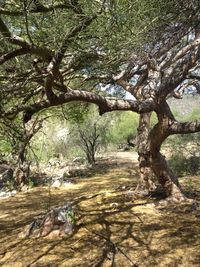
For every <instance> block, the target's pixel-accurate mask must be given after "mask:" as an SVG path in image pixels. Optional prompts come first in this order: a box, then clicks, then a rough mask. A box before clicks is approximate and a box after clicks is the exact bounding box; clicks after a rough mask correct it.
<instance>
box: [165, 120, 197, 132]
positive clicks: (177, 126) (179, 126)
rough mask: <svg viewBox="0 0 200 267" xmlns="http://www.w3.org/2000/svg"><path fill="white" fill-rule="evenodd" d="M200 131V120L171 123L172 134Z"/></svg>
mask: <svg viewBox="0 0 200 267" xmlns="http://www.w3.org/2000/svg"><path fill="white" fill-rule="evenodd" d="M196 132H200V120H196V121H190V122H178V121H174V122H173V123H172V124H171V125H170V134H188V133H196Z"/></svg>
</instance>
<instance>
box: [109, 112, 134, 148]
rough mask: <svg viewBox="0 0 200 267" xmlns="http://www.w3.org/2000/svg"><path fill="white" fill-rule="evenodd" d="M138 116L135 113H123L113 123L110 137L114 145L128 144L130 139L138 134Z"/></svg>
mask: <svg viewBox="0 0 200 267" xmlns="http://www.w3.org/2000/svg"><path fill="white" fill-rule="evenodd" d="M137 127H138V115H137V114H136V113H133V112H123V113H120V114H119V115H118V117H117V118H116V121H113V123H112V124H111V127H110V130H109V137H110V140H111V143H112V144H116V145H118V146H120V145H122V144H127V143H128V139H129V137H130V136H131V137H133V138H134V136H135V135H136V133H137Z"/></svg>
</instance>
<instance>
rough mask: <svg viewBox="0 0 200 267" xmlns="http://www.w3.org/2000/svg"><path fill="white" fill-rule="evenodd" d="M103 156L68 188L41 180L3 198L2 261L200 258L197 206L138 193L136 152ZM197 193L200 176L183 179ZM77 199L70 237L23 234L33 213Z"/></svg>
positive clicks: (83, 264)
mask: <svg viewBox="0 0 200 267" xmlns="http://www.w3.org/2000/svg"><path fill="white" fill-rule="evenodd" d="M113 156H115V159H114V160H111V158H110V157H109V159H104V160H102V161H100V162H99V163H98V164H97V166H96V169H95V174H94V175H93V176H91V177H89V178H87V177H85V178H81V179H77V183H76V184H71V185H69V186H68V187H65V188H51V189H49V187H37V188H33V189H31V190H29V191H28V192H26V193H19V194H17V195H15V196H14V197H11V198H9V199H4V200H0V201H1V205H0V266H9V267H14V266H20V267H21V266H22V267H25V266H26V267H27V266H32V267H36V266H40V267H47V266H52V267H53V266H66V267H79V266H80V267H92V266H93V267H95V266H96V267H98V266H99V267H100V266H103V267H110V266H113V267H114V266H115V267H129V266H139V267H154V266H159V267H164V266H166V267H176V266H181V267H192V266H200V221H199V220H200V208H199V207H197V208H196V207H195V206H193V205H191V204H190V205H188V204H187V205H186V204H182V205H180V204H178V205H169V206H168V207H166V206H162V205H161V204H159V202H158V200H155V199H151V198H148V199H145V200H142V199H141V200H134V199H133V197H132V194H131V191H129V190H130V188H131V187H132V186H133V187H134V186H135V185H136V183H137V178H138V175H137V168H136V161H135V160H136V157H135V155H133V156H132V158H131V160H130V152H125V153H124V154H115V155H113ZM182 183H183V184H184V186H185V188H186V189H187V190H190V191H191V190H196V196H195V197H196V199H197V200H200V177H186V178H184V179H182ZM67 202H73V203H75V211H76V218H77V224H76V227H75V230H74V232H73V234H71V235H69V236H67V237H65V238H52V237H51V238H50V237H45V238H28V239H20V238H18V234H19V233H20V232H21V231H22V229H23V227H24V226H25V225H27V224H28V223H30V222H31V221H32V219H33V217H35V216H38V215H40V214H42V213H45V211H46V210H47V209H48V207H51V206H52V207H53V206H57V205H62V204H64V203H67Z"/></svg>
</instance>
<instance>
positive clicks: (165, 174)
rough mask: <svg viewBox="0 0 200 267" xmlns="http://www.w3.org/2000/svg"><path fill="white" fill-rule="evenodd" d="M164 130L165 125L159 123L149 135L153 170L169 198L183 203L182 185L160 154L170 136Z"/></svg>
mask: <svg viewBox="0 0 200 267" xmlns="http://www.w3.org/2000/svg"><path fill="white" fill-rule="evenodd" d="M164 128H165V127H164V125H161V124H160V123H158V124H157V125H155V126H154V128H153V129H152V131H151V132H150V135H149V142H150V154H151V168H152V171H153V172H154V174H155V175H156V178H157V180H158V182H159V184H160V185H161V186H162V187H163V189H164V190H165V192H166V195H167V197H170V198H171V199H172V200H175V201H182V200H184V199H185V196H184V193H183V190H182V188H181V186H180V183H179V181H178V179H177V177H176V176H175V175H174V173H173V171H172V170H171V169H170V168H169V166H168V164H167V161H166V159H165V157H164V156H163V155H162V154H161V152H160V148H161V145H162V143H163V142H164V140H165V139H166V137H167V136H168V135H167V131H165V129H164Z"/></svg>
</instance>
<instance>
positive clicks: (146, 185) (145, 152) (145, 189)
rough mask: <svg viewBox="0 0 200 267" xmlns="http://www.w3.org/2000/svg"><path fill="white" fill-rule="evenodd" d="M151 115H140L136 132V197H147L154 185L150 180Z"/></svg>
mask: <svg viewBox="0 0 200 267" xmlns="http://www.w3.org/2000/svg"><path fill="white" fill-rule="evenodd" d="M150 118H151V113H143V114H140V119H139V126H138V131H137V151H138V156H139V157H138V161H139V173H140V180H139V183H138V185H137V187H136V190H135V193H136V195H149V194H151V193H152V192H153V191H154V190H155V189H156V185H155V183H154V182H153V180H152V177H153V172H152V169H151V165H150V146H149V139H148V135H149V129H150Z"/></svg>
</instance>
